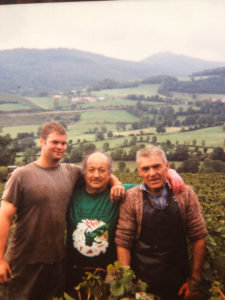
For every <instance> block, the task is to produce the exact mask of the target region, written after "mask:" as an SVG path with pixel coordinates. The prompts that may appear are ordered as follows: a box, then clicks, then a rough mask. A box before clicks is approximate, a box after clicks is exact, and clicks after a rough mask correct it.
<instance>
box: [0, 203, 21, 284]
mask: <svg viewBox="0 0 225 300" xmlns="http://www.w3.org/2000/svg"><path fill="white" fill-rule="evenodd" d="M16 210H17V208H16V207H15V206H14V205H13V204H11V203H10V202H8V201H4V200H2V202H1V208H0V283H3V282H6V281H7V280H8V274H9V275H10V276H11V275H12V272H11V269H10V267H9V265H8V263H7V262H6V261H5V259H4V253H5V249H6V245H7V241H8V238H9V232H10V225H11V222H12V219H13V217H14V215H15V214H16Z"/></svg>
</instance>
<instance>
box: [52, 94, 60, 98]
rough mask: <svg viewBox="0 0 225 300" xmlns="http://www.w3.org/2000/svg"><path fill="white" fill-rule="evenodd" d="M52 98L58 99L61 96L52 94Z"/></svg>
mask: <svg viewBox="0 0 225 300" xmlns="http://www.w3.org/2000/svg"><path fill="white" fill-rule="evenodd" d="M52 98H53V99H60V98H62V95H52Z"/></svg>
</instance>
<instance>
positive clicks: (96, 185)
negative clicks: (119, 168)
mask: <svg viewBox="0 0 225 300" xmlns="http://www.w3.org/2000/svg"><path fill="white" fill-rule="evenodd" d="M110 175H111V174H110V170H109V163H108V159H107V157H105V155H104V154H102V153H93V154H91V155H90V156H89V158H88V160H87V162H86V172H85V174H84V179H85V183H86V190H87V191H88V192H90V193H100V192H102V191H104V190H105V189H106V187H107V185H108V183H109V179H110Z"/></svg>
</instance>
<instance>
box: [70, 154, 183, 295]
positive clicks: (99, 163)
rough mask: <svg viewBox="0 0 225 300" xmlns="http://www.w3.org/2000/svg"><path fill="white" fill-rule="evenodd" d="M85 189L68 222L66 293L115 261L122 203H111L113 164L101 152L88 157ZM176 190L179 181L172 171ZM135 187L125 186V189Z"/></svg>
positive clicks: (77, 193)
mask: <svg viewBox="0 0 225 300" xmlns="http://www.w3.org/2000/svg"><path fill="white" fill-rule="evenodd" d="M82 171H83V175H84V179H85V185H83V186H80V187H76V189H75V190H74V192H73V196H72V201H71V203H70V206H69V213H68V218H67V292H68V293H70V294H71V295H73V296H75V295H74V290H73V288H74V286H75V285H77V284H78V283H79V282H80V281H82V275H83V273H84V271H86V270H87V269H89V270H93V269H94V268H96V267H101V268H105V267H106V266H107V265H108V264H110V263H113V262H114V261H115V260H116V258H117V257H116V246H115V243H114V235H115V229H116V224H117V218H118V213H119V205H120V204H119V203H118V202H110V201H109V193H110V186H109V178H110V175H111V172H112V160H111V158H110V157H109V156H107V155H106V154H104V153H101V152H95V153H93V154H90V155H88V156H87V157H86V158H85V159H84V161H83V167H82ZM170 175H171V176H170V179H171V180H172V183H173V187H175V188H177V184H178V188H180V187H181V184H180V181H179V180H178V182H177V178H180V177H179V176H178V175H177V174H174V172H172V171H171V173H170ZM133 186H134V185H133V184H124V187H125V189H129V188H131V187H133Z"/></svg>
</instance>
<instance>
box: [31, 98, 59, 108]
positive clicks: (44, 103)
mask: <svg viewBox="0 0 225 300" xmlns="http://www.w3.org/2000/svg"><path fill="white" fill-rule="evenodd" d="M27 99H29V100H30V101H31V102H32V103H34V104H36V105H38V106H39V107H41V108H43V109H54V100H53V99H52V98H48V97H29V98H27Z"/></svg>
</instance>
